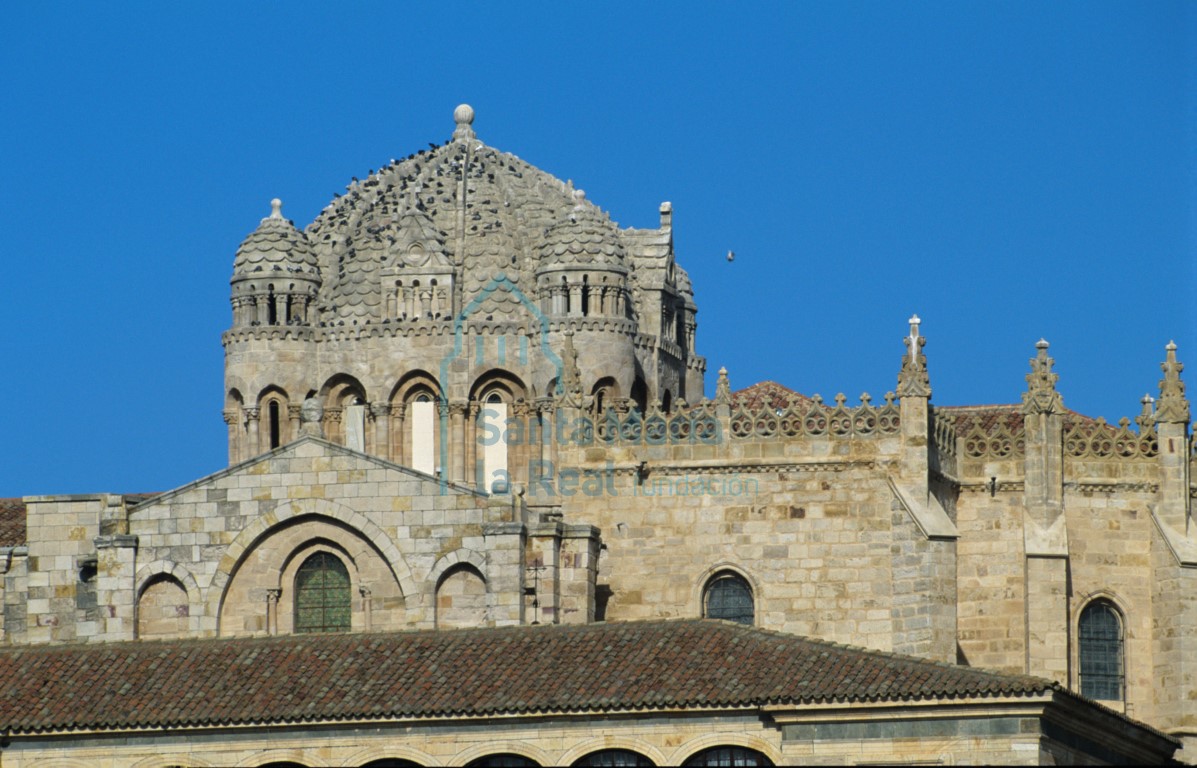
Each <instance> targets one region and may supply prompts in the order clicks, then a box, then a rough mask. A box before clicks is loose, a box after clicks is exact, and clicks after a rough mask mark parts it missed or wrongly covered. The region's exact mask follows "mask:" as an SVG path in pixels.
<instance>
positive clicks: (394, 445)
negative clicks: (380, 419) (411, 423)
mask: <svg viewBox="0 0 1197 768" xmlns="http://www.w3.org/2000/svg"><path fill="white" fill-rule="evenodd" d="M406 417H407V406H406V405H405V404H404V403H399V404H398V405H392V406H391V461H394V462H395V463H396V464H404V466H406V464H405V462H406V461H407V453H406V449H405V445H404V443H405V438H404V435H405V434H406V428H405V422H406Z"/></svg>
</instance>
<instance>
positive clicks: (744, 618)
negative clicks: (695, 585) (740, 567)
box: [703, 571, 755, 625]
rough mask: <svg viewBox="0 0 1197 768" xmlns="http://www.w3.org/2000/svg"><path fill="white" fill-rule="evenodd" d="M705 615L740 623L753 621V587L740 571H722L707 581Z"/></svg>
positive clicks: (704, 604) (704, 595) (704, 599)
mask: <svg viewBox="0 0 1197 768" xmlns="http://www.w3.org/2000/svg"><path fill="white" fill-rule="evenodd" d="M703 615H704V616H706V617H707V618H708V619H727V620H728V621H734V622H737V623H739V624H749V625H751V624H752V623H753V620H754V618H755V614H754V611H753V601H752V587H751V586H749V584H748V581H747V580H746V579H745V578H744V577H743V576H741V575H740V574H738V573H734V572H732V571H720V572H719V573H717V574H715V575H714V576H712V577H711V580H710V581H708V582H707V588H706V590H705V592H704V594H703Z"/></svg>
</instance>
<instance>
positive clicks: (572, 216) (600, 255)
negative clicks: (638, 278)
mask: <svg viewBox="0 0 1197 768" xmlns="http://www.w3.org/2000/svg"><path fill="white" fill-rule="evenodd" d="M539 255H540V263H539V265H538V267H537V269H536V282H537V288H538V291H537V292H538V294H539V295H540V300H541V307H542V309H543V310H544V311H545V312H547V313H549V314H555V315H583V316H586V315H607V316H619V317H622V316H624V314H625V311H626V310H625V307H626V305H627V296H626V293H627V275H628V268H627V254H626V252H625V250H624V247H623V244H622V243H621V242H620V240H619V232H618V230H617V229H616V227H615V225H614V224H612V223H611V220H610V219H608V218H607V217H606V216H604V215H603V214H602V213H601V212H600V211H599V210H598V209H597V208H596V207H595V206H593V205H591V204H590V203H587V202H586V193H585V192H583V191H582V190H580V189H579V190H576V191H575V192H574V207H573V210H571V211H570V212H569V215H568V216H567V217H565V218H563V219H562V220H561V221H559V222H557V223H556V224H553V225H552V226H550V227H549V228H548V229H547V230H545V234H544V240H543V241H542V243H541V245H540V254H539Z"/></svg>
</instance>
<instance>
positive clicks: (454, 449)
mask: <svg viewBox="0 0 1197 768" xmlns="http://www.w3.org/2000/svg"><path fill="white" fill-rule="evenodd" d="M466 406H467V403H466V402H464V401H461V400H454V401H453V402H451V403H449V434H450V435H451V436H452V439H453V441H454V442H456V443H457V445H453V446H450V451H449V453H450V455H451V457H452V458H451V459H450V461H451V463H452V464H453V471H452V473H451V474H449V473H448V467H446V468H445V471H446V476H447V477H451V478H453V482H455V483H464V482H465V481H466V453H467V449H466V443H468V442H469V441H468V440H467V439H466V428H465V424H466V419H465V412H466Z"/></svg>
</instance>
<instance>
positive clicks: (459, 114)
mask: <svg viewBox="0 0 1197 768" xmlns="http://www.w3.org/2000/svg"><path fill="white" fill-rule="evenodd" d="M453 122H455V123H457V124H458V125H472V124H473V122H474V108H473V107H471V106H470V105H469V104H458V105H457V109H455V110H453Z"/></svg>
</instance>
